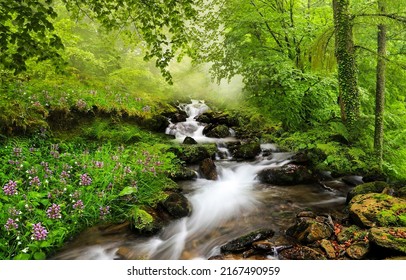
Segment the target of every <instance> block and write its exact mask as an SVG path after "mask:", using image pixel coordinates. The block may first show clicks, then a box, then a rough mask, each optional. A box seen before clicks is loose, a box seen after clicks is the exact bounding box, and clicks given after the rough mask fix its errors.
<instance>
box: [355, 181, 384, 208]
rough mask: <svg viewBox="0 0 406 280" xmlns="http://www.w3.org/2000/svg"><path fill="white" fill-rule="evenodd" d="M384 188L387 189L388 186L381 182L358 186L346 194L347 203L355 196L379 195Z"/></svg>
mask: <svg viewBox="0 0 406 280" xmlns="http://www.w3.org/2000/svg"><path fill="white" fill-rule="evenodd" d="M386 187H389V184H388V183H386V182H381V181H377V182H370V183H365V184H361V185H358V186H356V187H355V188H353V189H352V190H351V191H350V192H349V193H348V195H347V203H349V202H350V201H351V199H352V198H353V197H354V196H356V195H359V194H367V193H381V192H382V191H383V190H384V189H385V188H386Z"/></svg>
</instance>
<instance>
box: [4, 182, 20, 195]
mask: <svg viewBox="0 0 406 280" xmlns="http://www.w3.org/2000/svg"><path fill="white" fill-rule="evenodd" d="M3 191H4V194H5V195H15V194H17V182H15V181H13V180H10V181H8V183H7V184H5V185H4V187H3Z"/></svg>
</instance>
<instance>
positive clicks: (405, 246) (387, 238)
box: [369, 227, 406, 254]
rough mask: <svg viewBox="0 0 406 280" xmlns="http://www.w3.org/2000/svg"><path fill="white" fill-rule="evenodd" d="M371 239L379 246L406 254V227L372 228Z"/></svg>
mask: <svg viewBox="0 0 406 280" xmlns="http://www.w3.org/2000/svg"><path fill="white" fill-rule="evenodd" d="M369 239H370V241H371V243H373V244H374V245H376V246H377V247H378V248H381V249H384V250H385V249H386V250H391V251H396V252H401V253H403V254H406V227H377V228H372V229H371V231H370V235H369Z"/></svg>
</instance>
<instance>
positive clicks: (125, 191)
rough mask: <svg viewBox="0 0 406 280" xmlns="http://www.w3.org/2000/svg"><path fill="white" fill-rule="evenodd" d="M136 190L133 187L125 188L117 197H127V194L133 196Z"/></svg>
mask: <svg viewBox="0 0 406 280" xmlns="http://www.w3.org/2000/svg"><path fill="white" fill-rule="evenodd" d="M136 192H137V189H136V188H134V187H125V188H124V189H123V190H122V191H121V192H120V193H119V194H118V196H125V195H129V194H133V193H136Z"/></svg>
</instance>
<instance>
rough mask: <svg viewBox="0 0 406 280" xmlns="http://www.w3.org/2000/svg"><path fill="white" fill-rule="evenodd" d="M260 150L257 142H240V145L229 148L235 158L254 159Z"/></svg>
mask: <svg viewBox="0 0 406 280" xmlns="http://www.w3.org/2000/svg"><path fill="white" fill-rule="evenodd" d="M261 151H262V150H261V145H260V144H259V143H258V142H249V143H242V144H241V145H235V146H234V147H233V148H232V149H231V153H232V155H233V158H235V159H237V160H251V159H255V157H256V156H258V155H259V154H260V153H261Z"/></svg>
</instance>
